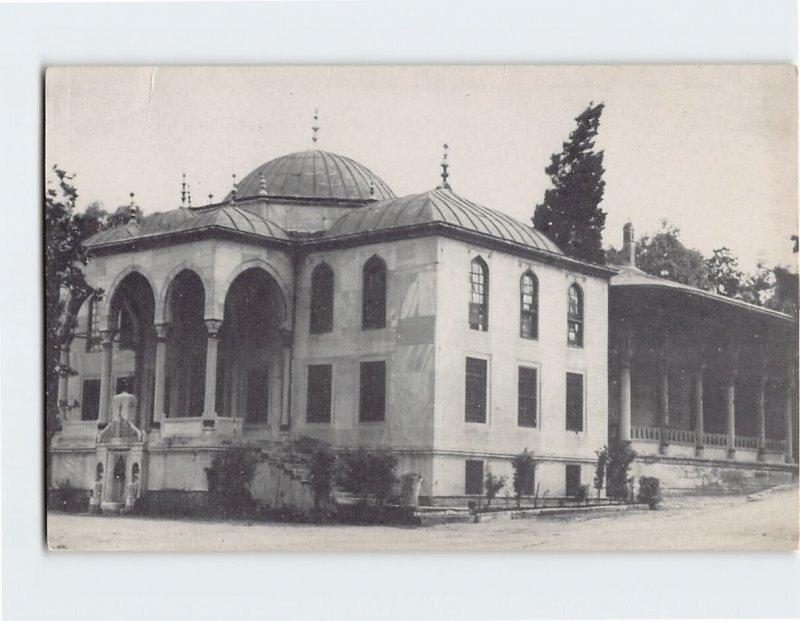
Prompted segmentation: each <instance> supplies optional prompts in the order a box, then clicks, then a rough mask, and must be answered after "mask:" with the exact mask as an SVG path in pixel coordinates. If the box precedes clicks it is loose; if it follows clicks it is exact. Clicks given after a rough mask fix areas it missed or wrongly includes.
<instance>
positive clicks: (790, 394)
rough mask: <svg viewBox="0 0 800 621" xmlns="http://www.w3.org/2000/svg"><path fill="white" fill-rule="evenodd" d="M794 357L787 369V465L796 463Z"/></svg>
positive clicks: (785, 454)
mask: <svg viewBox="0 0 800 621" xmlns="http://www.w3.org/2000/svg"><path fill="white" fill-rule="evenodd" d="M795 379H796V378H795V370H794V355H792V356H791V357H790V358H789V363H788V366H787V369H786V397H785V401H784V417H785V423H784V427H785V428H786V447H785V450H784V457H785V460H786V463H787V464H793V463H794V446H793V445H792V443H793V442H794V433H793V432H792V418H793V414H794V385H795Z"/></svg>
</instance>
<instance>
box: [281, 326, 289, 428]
mask: <svg viewBox="0 0 800 621" xmlns="http://www.w3.org/2000/svg"><path fill="white" fill-rule="evenodd" d="M291 385H292V333H291V332H289V331H288V330H281V426H280V428H281V430H282V431H286V430H288V429H290V428H291V426H292V417H291V409H290V399H291Z"/></svg>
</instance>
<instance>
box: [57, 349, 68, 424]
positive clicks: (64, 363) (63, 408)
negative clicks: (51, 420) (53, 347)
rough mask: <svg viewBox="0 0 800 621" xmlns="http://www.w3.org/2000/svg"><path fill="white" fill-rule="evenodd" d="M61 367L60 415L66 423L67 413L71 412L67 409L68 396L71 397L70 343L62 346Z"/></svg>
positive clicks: (59, 380)
mask: <svg viewBox="0 0 800 621" xmlns="http://www.w3.org/2000/svg"><path fill="white" fill-rule="evenodd" d="M59 366H60V367H61V372H60V373H59V375H58V413H59V415H60V416H61V420H62V421H64V420H67V412H69V408H68V407H67V396H68V395H69V375H68V373H67V369H69V344H68V343H66V344H64V345H62V346H61V357H60V358H59Z"/></svg>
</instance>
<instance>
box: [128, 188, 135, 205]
mask: <svg viewBox="0 0 800 621" xmlns="http://www.w3.org/2000/svg"><path fill="white" fill-rule="evenodd" d="M128 196H130V197H131V207H136V203H135V202H134V200H133V197H134V196H136V194H134V193H133V192H131V193H130V194H128Z"/></svg>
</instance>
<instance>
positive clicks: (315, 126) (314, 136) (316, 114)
mask: <svg viewBox="0 0 800 621" xmlns="http://www.w3.org/2000/svg"><path fill="white" fill-rule="evenodd" d="M318 131H319V108H314V124H313V125H312V126H311V132H312V133H311V142H313V143H314V144H317V140H319V137H318V136H317V132H318Z"/></svg>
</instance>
